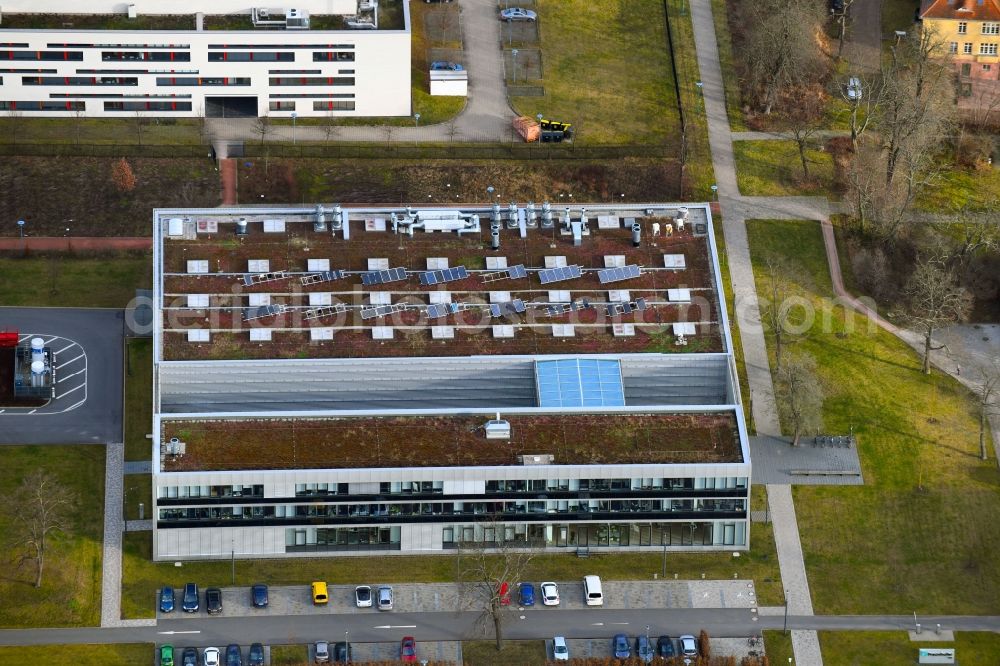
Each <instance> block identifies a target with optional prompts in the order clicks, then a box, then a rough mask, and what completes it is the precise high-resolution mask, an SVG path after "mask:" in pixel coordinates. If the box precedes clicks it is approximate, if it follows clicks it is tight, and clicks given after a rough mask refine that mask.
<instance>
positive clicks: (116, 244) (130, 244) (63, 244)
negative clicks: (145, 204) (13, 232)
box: [0, 236, 153, 252]
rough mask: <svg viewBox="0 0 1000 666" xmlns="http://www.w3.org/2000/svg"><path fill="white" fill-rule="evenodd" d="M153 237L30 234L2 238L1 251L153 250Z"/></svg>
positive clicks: (0, 241) (0, 240) (0, 239)
mask: <svg viewBox="0 0 1000 666" xmlns="http://www.w3.org/2000/svg"><path fill="white" fill-rule="evenodd" d="M151 249H153V239H152V238H148V237H146V238H142V237H130V238H102V237H99V236H97V237H93V236H87V237H77V238H72V237H69V238H61V237H58V236H30V237H28V238H0V252H2V251H4V250H16V251H20V252H23V251H38V252H76V251H80V250H151Z"/></svg>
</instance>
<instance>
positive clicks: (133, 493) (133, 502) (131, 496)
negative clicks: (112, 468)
mask: <svg viewBox="0 0 1000 666" xmlns="http://www.w3.org/2000/svg"><path fill="white" fill-rule="evenodd" d="M124 494H125V496H124V497H123V498H122V501H123V502H124V504H125V520H139V504H144V505H145V511H146V514H145V519H146V520H149V519H150V518H151V517H152V515H153V475H152V474H126V475H125V493H124Z"/></svg>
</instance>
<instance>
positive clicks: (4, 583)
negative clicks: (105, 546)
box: [0, 445, 108, 664]
mask: <svg viewBox="0 0 1000 666" xmlns="http://www.w3.org/2000/svg"><path fill="white" fill-rule="evenodd" d="M36 469H43V470H46V471H47V472H49V473H50V474H53V475H54V476H55V477H56V478H58V479H59V482H60V484H61V485H63V486H64V487H66V488H68V489H70V490H71V491H72V492H74V493H76V495H77V498H78V501H76V502H75V503H74V504H73V510H72V512H71V513H70V514H69V515H68V525H69V529H68V532H67V534H65V535H63V534H58V535H56V536H55V538H53V539H52V540H51V541H50V542H49V545H48V551H47V552H48V554H47V556H46V558H45V568H44V571H43V577H42V586H41V588H39V589H35V587H34V575H35V569H34V563H33V562H28V563H27V564H26V565H25V567H24V568H23V569H18V568H17V565H16V561H15V563H13V564H12V563H11V558H12V557H13V553H12V552H11V551H9V550H5V552H4V567H3V569H4V571H5V572H6V573H5V574H4V575H3V576H0V599H5V600H7V601H8V602H11V601H13V600H16V603H2V604H0V626H3V627H59V626H87V625H97V624H99V622H100V616H101V545H102V541H103V533H104V447H103V446H90V445H86V446H85V445H76V446H5V447H4V448H3V465H2V466H0V496H3V497H9V496H10V495H11V493H12V492H14V491H15V490H16V489H17V488H18V486H20V484H21V480H22V479H23V478H24V477H25V476H26V475H27V474H28V473H30V472H32V471H34V470H36ZM10 510H11V507H10V506H9V504H4V508H3V509H0V534H3V535H7V534H10V525H11V515H10ZM3 654H4V653H3V652H0V663H9V664H15V663H32V662H31V661H17V660H5V659H4V658H3ZM86 663H91V662H86ZM93 663H98V662H93ZM102 663H108V662H107V661H105V662H102Z"/></svg>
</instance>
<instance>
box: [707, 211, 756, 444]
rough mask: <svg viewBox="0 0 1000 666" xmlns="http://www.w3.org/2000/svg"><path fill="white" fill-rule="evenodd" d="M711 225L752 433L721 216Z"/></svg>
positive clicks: (745, 413) (748, 385) (748, 395)
mask: <svg viewBox="0 0 1000 666" xmlns="http://www.w3.org/2000/svg"><path fill="white" fill-rule="evenodd" d="M712 225H713V227H714V229H715V247H716V249H717V250H718V253H719V280H721V281H722V291H723V293H725V295H726V311H727V312H728V314H729V334H730V336H731V337H732V339H733V358H734V360H735V361H736V373H737V375H739V378H740V400H741V401H742V402H743V416H744V418H745V419H746V424H747V430H748V431H749V432H753V431H754V425H753V413H752V412H751V411H750V382H749V381H748V380H747V368H746V363H745V362H744V360H743V341H742V340H741V339H740V326H739V322H737V321H736V306H735V303H736V297H735V296H734V295H733V280H732V277H731V276H730V275H729V256H728V255H727V254H726V234H725V233H724V232H723V230H722V216H721V215H720V216H713V217H712Z"/></svg>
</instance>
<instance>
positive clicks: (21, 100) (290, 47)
mask: <svg viewBox="0 0 1000 666" xmlns="http://www.w3.org/2000/svg"><path fill="white" fill-rule="evenodd" d="M296 5H297V8H299V11H305V12H309V13H310V14H311V15H314V16H323V17H324V18H326V19H329V18H331V17H334V16H339V17H343V16H346V15H353V14H355V12H356V11H357V5H356V4H355V2H353V1H351V0H347V1H345V0H305V1H304V2H299V3H296ZM133 8H134V12H135V13H136V15H137V18H136V19H134V20H142V18H143V17H150V18H153V16H154V15H155V14H161V15H162V14H164V13H165V12H164V8H166V9H167V11H168V14H169V16H170V17H174V18H176V19H177V25H178V27H179V29H174V30H153V29H151V30H134V29H128V26H129V20H130V19H128V18H127V16H128V14H127V13H126V12H128V11H129V5H126V4H124V3H107V2H72V1H70V0H47V1H46V0H42V1H41V2H31V3H29V2H25V1H23V0H22V1H20V2H14V3H4V5H3V8H2V9H3V15H2V20H0V42H2V44H0V111H4V112H17V113H19V114H22V115H24V116H30V117H66V116H72V115H74V114H77V113H80V114H83V115H85V116H88V117H111V118H114V117H118V118H121V117H129V116H134V115H135V114H136V113H137V112H138V113H141V114H144V115H148V116H163V117H175V118H181V117H198V116H202V115H205V116H208V117H247V116H263V115H269V116H272V117H283V118H289V117H292V114H295V115H296V116H298V117H309V116H313V117H317V116H327V117H328V116H408V115H409V114H410V21H409V8H408V4H407V3H406V2H402V3H397V4H396V5H395V6H394V17H395V20H394V22H393V24H391V25H386V24H383V25H380V27H379V28H378V29H339V30H317V29H313V28H310V29H289V28H284V27H278V28H265V27H257V28H255V27H254V25H253V21H252V18H251V15H250V12H251V9H250V7H249V6H248V5H247V4H246V3H243V2H238V3H237V2H231V1H229V0H222V1H215V2H212V3H201V2H190V1H187V0H179V1H177V2H170V3H162V2H160V3H156V2H152V1H151V0H148V1H147V2H137V3H134V4H133ZM84 11H86V12H87V14H83V12H84ZM275 11H280V12H283V11H284V10H275ZM380 11H382V10H380ZM199 12H202V13H203V14H199ZM383 13H384V12H383ZM94 14H103V15H105V16H106V17H107V19H108V20H107V26H108V28H107V29H98V28H96V27H91V26H95V25H97V24H100V23H101V21H100V19H99V18H97V17H95V16H94ZM400 16H401V20H399V17H400ZM220 17H224V20H222V19H221V18H220ZM161 18H162V17H161ZM188 19H190V20H188ZM244 23H245V25H246V29H239V30H233V29H217V28H220V27H226V28H230V27H232V26H238V27H240V28H242V24H244ZM328 23H329V21H327V23H320V22H317V21H315V20H314V21H313V24H314V25H326V24H328ZM19 25H20V26H23V25H45V26H59V27H45V28H38V29H29V28H18V27H13V26H19ZM77 25H80V26H86V27H76V26H77ZM152 25H157V24H156V23H155V22H154V23H152ZM9 26H10V27H9ZM188 26H189V27H188ZM198 26H201V27H202V29H198ZM397 27H398V29H391V28H397ZM387 28H390V29H387Z"/></svg>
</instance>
